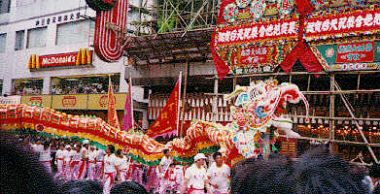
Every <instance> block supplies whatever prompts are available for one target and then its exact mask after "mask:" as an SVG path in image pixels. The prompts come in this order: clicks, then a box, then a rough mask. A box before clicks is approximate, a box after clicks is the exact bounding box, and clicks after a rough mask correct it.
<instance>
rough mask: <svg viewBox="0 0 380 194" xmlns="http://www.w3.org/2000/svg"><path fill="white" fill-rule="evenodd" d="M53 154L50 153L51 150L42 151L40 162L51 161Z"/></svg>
mask: <svg viewBox="0 0 380 194" xmlns="http://www.w3.org/2000/svg"><path fill="white" fill-rule="evenodd" d="M50 154H51V152H50V149H47V150H42V151H41V152H40V161H44V162H45V161H51V156H50Z"/></svg>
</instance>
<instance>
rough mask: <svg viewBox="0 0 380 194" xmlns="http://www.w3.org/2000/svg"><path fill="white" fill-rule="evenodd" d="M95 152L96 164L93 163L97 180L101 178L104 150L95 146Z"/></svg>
mask: <svg viewBox="0 0 380 194" xmlns="http://www.w3.org/2000/svg"><path fill="white" fill-rule="evenodd" d="M95 152H96V158H95V160H96V165H95V177H96V179H98V180H102V179H103V177H102V174H103V170H104V156H105V155H106V152H105V151H104V150H103V149H100V148H97V150H96V151H95Z"/></svg>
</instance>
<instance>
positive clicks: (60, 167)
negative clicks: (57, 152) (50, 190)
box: [55, 159, 65, 178]
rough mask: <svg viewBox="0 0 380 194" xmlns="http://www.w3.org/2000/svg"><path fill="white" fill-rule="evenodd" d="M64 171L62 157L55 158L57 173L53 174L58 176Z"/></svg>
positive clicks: (61, 175)
mask: <svg viewBox="0 0 380 194" xmlns="http://www.w3.org/2000/svg"><path fill="white" fill-rule="evenodd" d="M64 171H65V164H64V162H63V159H57V174H56V175H55V176H56V177H58V178H61V177H63V175H64Z"/></svg>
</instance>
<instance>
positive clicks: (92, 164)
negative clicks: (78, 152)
mask: <svg viewBox="0 0 380 194" xmlns="http://www.w3.org/2000/svg"><path fill="white" fill-rule="evenodd" d="M95 167H96V164H95V162H93V161H89V162H88V174H87V180H91V181H94V180H95V179H96V177H95V176H96V175H95Z"/></svg>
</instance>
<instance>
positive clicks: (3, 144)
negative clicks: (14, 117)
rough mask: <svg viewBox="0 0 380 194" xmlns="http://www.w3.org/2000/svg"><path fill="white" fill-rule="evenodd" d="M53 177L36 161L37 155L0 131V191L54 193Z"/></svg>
mask: <svg viewBox="0 0 380 194" xmlns="http://www.w3.org/2000/svg"><path fill="white" fill-rule="evenodd" d="M56 191H57V185H56V183H55V182H54V180H53V177H52V176H51V175H50V174H49V173H48V172H46V171H45V168H44V167H43V166H42V164H41V163H40V162H39V161H38V155H36V154H34V153H33V152H30V151H29V150H28V149H27V148H24V147H22V145H21V144H19V143H18V142H17V140H15V139H14V138H13V136H12V135H10V134H8V133H4V132H0V193H42V194H44V193H46V194H48V193H55V192H56Z"/></svg>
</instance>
